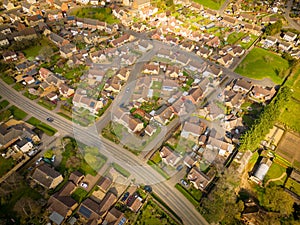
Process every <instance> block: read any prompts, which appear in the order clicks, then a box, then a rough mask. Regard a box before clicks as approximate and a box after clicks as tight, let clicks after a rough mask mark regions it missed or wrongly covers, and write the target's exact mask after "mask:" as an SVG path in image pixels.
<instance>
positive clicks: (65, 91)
mask: <svg viewBox="0 0 300 225" xmlns="http://www.w3.org/2000/svg"><path fill="white" fill-rule="evenodd" d="M58 91H59V94H61V95H62V96H63V97H65V98H69V97H71V96H72V95H74V93H75V90H74V89H73V88H70V87H69V86H67V85H66V84H64V83H60V84H59V85H58Z"/></svg>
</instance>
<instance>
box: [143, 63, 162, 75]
mask: <svg viewBox="0 0 300 225" xmlns="http://www.w3.org/2000/svg"><path fill="white" fill-rule="evenodd" d="M142 73H145V74H151V75H158V74H159V65H154V64H145V65H144V66H143V69H142Z"/></svg>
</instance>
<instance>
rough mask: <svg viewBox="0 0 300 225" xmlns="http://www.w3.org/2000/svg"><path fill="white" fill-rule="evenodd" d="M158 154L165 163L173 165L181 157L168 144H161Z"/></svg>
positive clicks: (175, 164)
mask: <svg viewBox="0 0 300 225" xmlns="http://www.w3.org/2000/svg"><path fill="white" fill-rule="evenodd" d="M159 155H160V157H161V158H162V161H163V162H164V163H165V164H167V165H169V166H173V167H176V166H177V164H178V163H179V161H180V159H181V157H180V156H179V155H177V153H175V152H174V151H172V149H171V148H170V147H168V146H163V147H162V149H161V150H160V151H159Z"/></svg>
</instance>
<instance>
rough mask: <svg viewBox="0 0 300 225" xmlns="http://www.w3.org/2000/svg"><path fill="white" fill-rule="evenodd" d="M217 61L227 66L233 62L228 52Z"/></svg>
mask: <svg viewBox="0 0 300 225" xmlns="http://www.w3.org/2000/svg"><path fill="white" fill-rule="evenodd" d="M217 61H218V63H220V64H222V65H223V66H225V67H229V66H230V65H231V63H232V62H233V57H232V56H231V55H230V54H227V55H225V56H223V57H221V58H219V59H218V60H217Z"/></svg>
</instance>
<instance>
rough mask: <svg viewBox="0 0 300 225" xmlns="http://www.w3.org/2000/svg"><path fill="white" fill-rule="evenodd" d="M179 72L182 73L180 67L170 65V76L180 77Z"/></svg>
mask: <svg viewBox="0 0 300 225" xmlns="http://www.w3.org/2000/svg"><path fill="white" fill-rule="evenodd" d="M179 73H180V68H179V67H177V66H172V65H168V67H167V70H166V76H168V77H170V78H172V79H176V78H178V76H179Z"/></svg>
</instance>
